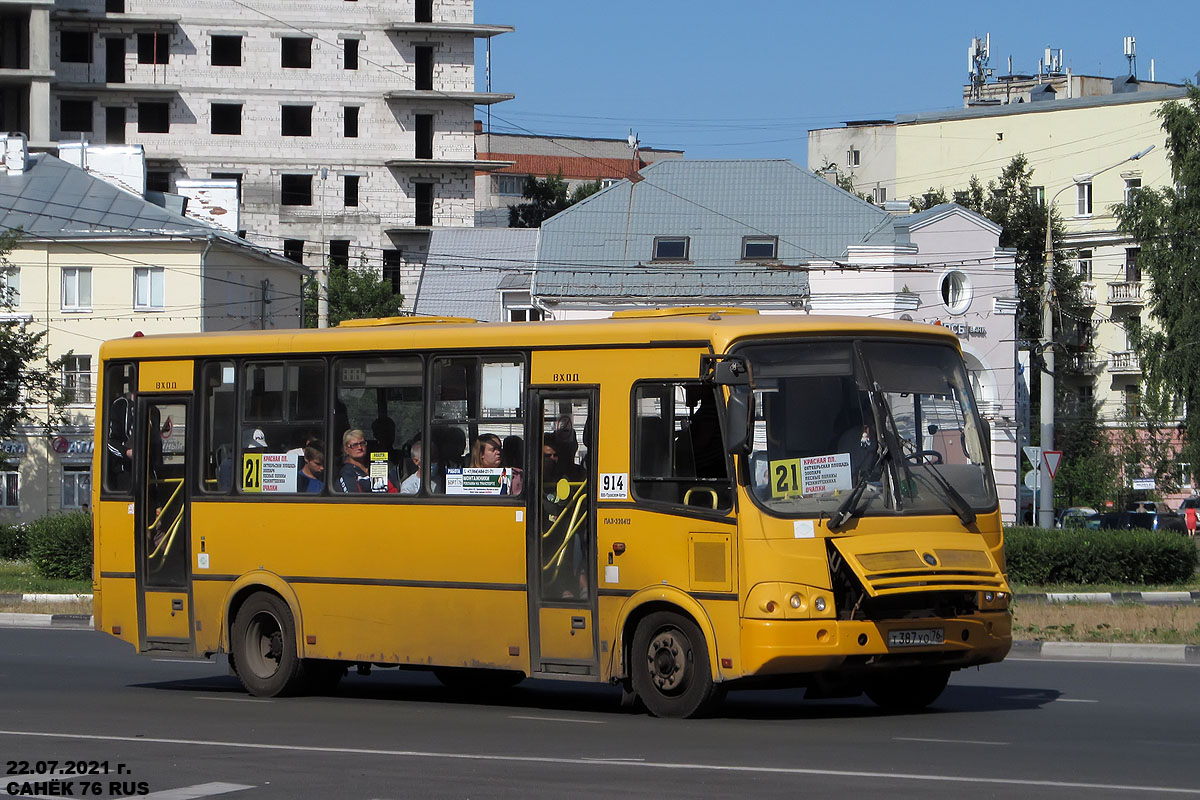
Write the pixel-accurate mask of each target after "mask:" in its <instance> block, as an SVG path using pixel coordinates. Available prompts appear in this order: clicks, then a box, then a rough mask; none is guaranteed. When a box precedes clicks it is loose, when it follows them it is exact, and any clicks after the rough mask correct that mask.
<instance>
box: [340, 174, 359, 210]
mask: <svg viewBox="0 0 1200 800" xmlns="http://www.w3.org/2000/svg"><path fill="white" fill-rule="evenodd" d="M361 189H362V176H361V175H343V176H342V205H343V206H345V207H346V208H358V205H359V202H360V196H359V192H360V190H361Z"/></svg>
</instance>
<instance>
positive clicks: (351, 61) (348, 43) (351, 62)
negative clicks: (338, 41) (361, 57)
mask: <svg viewBox="0 0 1200 800" xmlns="http://www.w3.org/2000/svg"><path fill="white" fill-rule="evenodd" d="M342 67H343V68H344V69H358V39H343V40H342Z"/></svg>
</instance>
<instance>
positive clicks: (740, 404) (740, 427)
mask: <svg viewBox="0 0 1200 800" xmlns="http://www.w3.org/2000/svg"><path fill="white" fill-rule="evenodd" d="M753 424H754V393H753V392H751V391H748V388H747V387H735V388H734V389H733V390H732V391H730V392H729V399H728V400H727V401H726V403H725V452H727V453H730V454H733V455H737V454H740V453H748V452H749V445H750V439H751V426H752V425H753Z"/></svg>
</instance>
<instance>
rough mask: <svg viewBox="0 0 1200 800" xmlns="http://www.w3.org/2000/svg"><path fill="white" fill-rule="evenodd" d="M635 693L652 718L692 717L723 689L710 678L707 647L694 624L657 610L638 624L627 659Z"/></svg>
mask: <svg viewBox="0 0 1200 800" xmlns="http://www.w3.org/2000/svg"><path fill="white" fill-rule="evenodd" d="M630 662H631V663H630V672H631V673H632V675H633V691H634V692H635V693H636V694H637V696H638V698H639V699H641V701H642V703H643V704H644V705H645V706H646V710H647V711H649V712H650V713H651V714H653V715H654V716H656V717H694V716H698V715H701V714H704V713H705V712H707V711H709V710H711V709H712V707H713V706H715V705H716V704H717V703H718V702H719V701H720V699H721V697H722V695H723V694H724V692H723V691H722V690H721V687H720V686H718V685H717V684H716V683H714V682H713V679H712V671H711V669H710V668H709V662H708V646H707V644H706V643H705V641H704V634H702V633H701V632H700V628H699V627H697V625H696V623H694V622H692V621H691V620H690V619H687V618H686V617H684V616H682V615H680V614H675V613H672V612H669V611H658V612H655V613H653V614H651V615H650V616H648V617H646V618H645V619H644V620H642V621H641V622H640V623H638V626H637V630H636V631H635V633H634V636H633V650H632V652H631V657H630Z"/></svg>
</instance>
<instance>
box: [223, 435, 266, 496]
mask: <svg viewBox="0 0 1200 800" xmlns="http://www.w3.org/2000/svg"><path fill="white" fill-rule="evenodd" d="M242 449H243V450H246V451H247V452H248V451H251V450H266V449H267V435H266V434H265V433H263V430H262V428H246V429H245V431H244V432H243V434H242ZM232 486H233V456H232V455H230V456H229V457H228V458H226V459H225V460H224V461H222V462H221V463H220V465H219V466H218V467H217V491H221V492H228V491H229V489H230V487H232Z"/></svg>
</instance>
